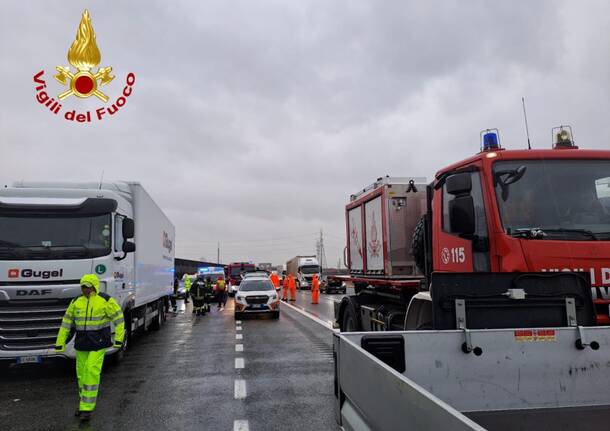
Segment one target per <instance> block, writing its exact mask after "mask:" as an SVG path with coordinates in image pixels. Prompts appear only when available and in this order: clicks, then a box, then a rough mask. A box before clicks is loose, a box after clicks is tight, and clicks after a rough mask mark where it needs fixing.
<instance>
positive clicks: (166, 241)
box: [163, 231, 174, 253]
mask: <svg viewBox="0 0 610 431" xmlns="http://www.w3.org/2000/svg"><path fill="white" fill-rule="evenodd" d="M173 247H174V243H173V242H172V240H171V239H169V235H168V234H167V232H165V231H163V248H166V249H167V251H169V252H170V253H171V251H172V248H173Z"/></svg>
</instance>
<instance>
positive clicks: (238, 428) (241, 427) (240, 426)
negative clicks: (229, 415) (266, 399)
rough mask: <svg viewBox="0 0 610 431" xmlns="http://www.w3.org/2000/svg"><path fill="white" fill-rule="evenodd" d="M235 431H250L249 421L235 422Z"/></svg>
mask: <svg viewBox="0 0 610 431" xmlns="http://www.w3.org/2000/svg"><path fill="white" fill-rule="evenodd" d="M233 431H250V427H249V426H248V421H245V420H236V421H234V422H233Z"/></svg>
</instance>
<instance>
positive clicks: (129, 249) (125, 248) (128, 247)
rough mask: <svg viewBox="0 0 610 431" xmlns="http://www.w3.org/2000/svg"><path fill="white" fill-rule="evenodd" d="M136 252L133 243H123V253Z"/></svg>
mask: <svg viewBox="0 0 610 431" xmlns="http://www.w3.org/2000/svg"><path fill="white" fill-rule="evenodd" d="M134 251H136V245H135V244H134V243H133V242H129V241H125V242H124V243H123V253H125V254H127V253H133V252H134Z"/></svg>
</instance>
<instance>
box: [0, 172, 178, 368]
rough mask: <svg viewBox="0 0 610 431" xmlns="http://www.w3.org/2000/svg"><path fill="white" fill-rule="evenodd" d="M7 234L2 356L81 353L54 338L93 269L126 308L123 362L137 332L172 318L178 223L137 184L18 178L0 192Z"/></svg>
mask: <svg viewBox="0 0 610 431" xmlns="http://www.w3.org/2000/svg"><path fill="white" fill-rule="evenodd" d="M0 238H1V239H0V322H1V324H0V360H7V361H13V362H17V363H25V362H38V363H40V362H43V361H45V360H46V359H48V358H52V357H58V356H59V357H68V358H74V357H75V352H74V349H73V343H72V342H71V340H69V342H68V344H67V346H66V351H65V352H64V353H56V352H55V351H54V345H55V338H56V336H57V332H58V330H59V327H60V325H61V320H62V317H63V315H64V313H65V311H66V309H67V307H68V305H69V304H70V301H72V299H73V298H75V297H77V296H78V295H80V283H79V280H80V278H81V276H82V275H83V274H87V273H95V274H97V275H98V277H99V278H100V291H101V292H105V293H107V294H109V295H111V296H112V297H114V298H115V299H116V301H117V302H118V303H119V305H120V306H121V308H122V309H123V313H124V318H125V340H124V342H123V348H122V349H121V350H117V349H114V348H113V349H108V352H107V354H115V353H116V355H114V358H116V359H120V357H122V354H123V352H124V350H126V349H127V348H128V347H129V345H130V339H131V336H132V335H133V334H134V333H135V332H136V331H138V330H147V329H155V330H156V329H159V328H160V327H161V325H162V324H163V322H164V321H165V313H166V311H167V309H168V306H169V298H170V295H171V294H172V292H173V280H174V248H175V247H174V245H175V232H174V226H173V224H172V223H171V222H170V221H169V219H168V218H167V217H166V216H165V214H164V213H163V211H162V210H161V209H160V208H159V206H158V205H157V204H156V203H155V202H154V200H153V199H152V198H151V197H150V195H149V194H148V193H147V192H146V190H145V189H144V188H143V187H142V186H141V185H140V184H139V183H137V182H124V181H117V182H102V183H64V182H47V183H42V182H29V183H28V182H18V183H15V184H14V185H13V187H10V188H4V189H1V190H0ZM113 331H114V329H113Z"/></svg>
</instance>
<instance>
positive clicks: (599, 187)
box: [494, 160, 610, 241]
mask: <svg viewBox="0 0 610 431" xmlns="http://www.w3.org/2000/svg"><path fill="white" fill-rule="evenodd" d="M524 168H525V169H524ZM503 172H519V173H521V175H520V176H518V178H517V179H516V180H515V181H509V182H508V183H509V184H507V183H503V182H502V180H498V179H496V181H495V191H496V200H497V202H498V209H499V211H500V217H501V220H502V225H503V227H504V230H505V232H506V233H507V234H509V235H513V236H518V237H523V238H529V239H555V240H572V241H588V240H599V239H601V240H608V239H610V161H605V160H600V161H596V160H530V161H522V160H519V161H511V162H508V161H506V162H497V163H495V164H494V176H495V177H496V178H498V174H500V175H501V174H502V173H503Z"/></svg>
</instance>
